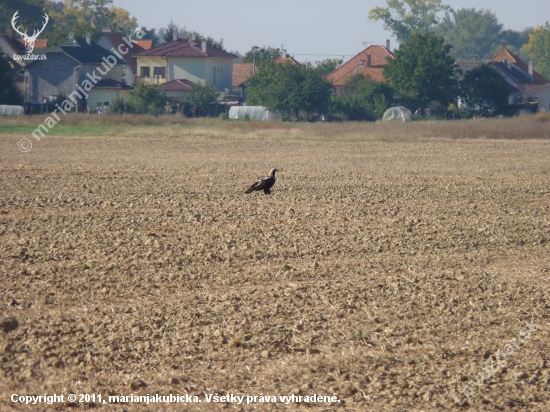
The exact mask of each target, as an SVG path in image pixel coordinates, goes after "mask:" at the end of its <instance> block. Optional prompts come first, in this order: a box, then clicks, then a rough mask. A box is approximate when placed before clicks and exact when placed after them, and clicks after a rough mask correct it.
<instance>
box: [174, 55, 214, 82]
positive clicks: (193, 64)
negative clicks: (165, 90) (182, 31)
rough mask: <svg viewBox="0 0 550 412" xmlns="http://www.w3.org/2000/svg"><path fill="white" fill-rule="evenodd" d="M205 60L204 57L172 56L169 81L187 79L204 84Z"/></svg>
mask: <svg viewBox="0 0 550 412" xmlns="http://www.w3.org/2000/svg"><path fill="white" fill-rule="evenodd" d="M205 60H206V59H202V58H198V59H197V58H181V57H179V58H178V57H170V60H169V64H168V74H167V75H168V76H169V79H168V81H171V80H176V79H185V80H190V81H192V82H193V83H197V84H202V85H204V71H205Z"/></svg>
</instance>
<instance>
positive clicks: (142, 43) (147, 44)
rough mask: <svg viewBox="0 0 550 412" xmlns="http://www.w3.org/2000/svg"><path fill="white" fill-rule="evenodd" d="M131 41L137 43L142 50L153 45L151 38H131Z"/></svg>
mask: <svg viewBox="0 0 550 412" xmlns="http://www.w3.org/2000/svg"><path fill="white" fill-rule="evenodd" d="M132 43H135V44H137V45H138V46H139V47H141V48H142V49H143V50H149V49H150V48H151V47H153V40H132Z"/></svg>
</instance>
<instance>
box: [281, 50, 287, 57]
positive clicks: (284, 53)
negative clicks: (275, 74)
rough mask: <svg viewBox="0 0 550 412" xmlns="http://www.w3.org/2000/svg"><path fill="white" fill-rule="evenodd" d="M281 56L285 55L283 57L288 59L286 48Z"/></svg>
mask: <svg viewBox="0 0 550 412" xmlns="http://www.w3.org/2000/svg"><path fill="white" fill-rule="evenodd" d="M281 56H282V57H283V59H286V50H283V53H282V55H281Z"/></svg>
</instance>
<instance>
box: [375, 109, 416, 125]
mask: <svg viewBox="0 0 550 412" xmlns="http://www.w3.org/2000/svg"><path fill="white" fill-rule="evenodd" d="M386 120H401V121H402V122H410V121H411V120H412V114H411V111H410V110H409V109H407V108H406V107H403V106H397V107H390V108H389V109H388V110H386V112H385V113H384V116H383V117H382V121H384V122H385V121H386Z"/></svg>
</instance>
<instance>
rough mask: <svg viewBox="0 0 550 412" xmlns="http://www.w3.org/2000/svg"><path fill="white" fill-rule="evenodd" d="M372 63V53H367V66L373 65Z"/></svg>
mask: <svg viewBox="0 0 550 412" xmlns="http://www.w3.org/2000/svg"><path fill="white" fill-rule="evenodd" d="M371 63H372V60H371V56H370V54H367V67H371Z"/></svg>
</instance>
